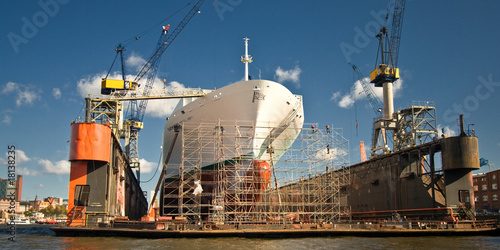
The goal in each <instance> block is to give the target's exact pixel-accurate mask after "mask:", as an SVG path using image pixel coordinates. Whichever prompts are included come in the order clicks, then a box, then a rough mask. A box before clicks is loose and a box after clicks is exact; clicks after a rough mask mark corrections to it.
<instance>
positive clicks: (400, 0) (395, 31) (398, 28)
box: [391, 0, 406, 68]
mask: <svg viewBox="0 0 500 250" xmlns="http://www.w3.org/2000/svg"><path fill="white" fill-rule="evenodd" d="M405 6H406V1H405V0H396V2H395V5H394V14H393V17H392V31H391V51H392V63H393V65H392V67H393V68H397V67H398V56H399V44H400V42H401V32H402V30H403V18H404V12H405Z"/></svg>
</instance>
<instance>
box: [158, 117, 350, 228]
mask: <svg viewBox="0 0 500 250" xmlns="http://www.w3.org/2000/svg"><path fill="white" fill-rule="evenodd" d="M297 134H298V136H296V135H297ZM181 135H182V140H181V141H182V161H181V163H180V164H179V166H172V167H178V168H179V174H178V175H176V176H170V177H168V176H167V178H166V179H165V182H164V189H163V199H164V200H163V201H164V202H163V203H164V204H163V208H162V209H163V215H166V216H182V217H187V218H188V219H189V220H201V219H205V220H210V221H218V222H220V223H237V222H240V223H241V222H262V221H268V222H269V221H275V222H279V223H286V222H292V221H302V222H327V221H333V220H337V219H340V218H343V217H346V216H348V214H349V209H347V207H346V206H345V204H346V202H345V201H343V202H342V201H341V200H342V199H345V190H346V188H345V186H346V185H348V184H349V171H348V170H347V168H346V166H347V165H349V162H348V159H349V158H348V153H349V152H348V149H349V146H348V141H347V140H346V139H345V138H344V137H343V136H342V130H341V129H330V128H329V127H328V128H327V130H324V129H317V128H294V127H293V126H289V125H288V124H287V125H284V124H277V125H273V124H255V122H253V121H211V122H201V123H189V122H185V123H184V124H183V125H182V133H181ZM262 145H264V146H262ZM290 145H291V146H290ZM208 163H212V164H208ZM169 167H171V166H169ZM201 187H202V189H203V191H202V192H199V191H200V190H199V189H200V188H201ZM342 192H344V194H343V195H341V194H342ZM341 196H342V197H344V198H341Z"/></svg>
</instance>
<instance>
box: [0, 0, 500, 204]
mask: <svg viewBox="0 0 500 250" xmlns="http://www.w3.org/2000/svg"><path fill="white" fill-rule="evenodd" d="M187 2H188V1H180V0H179V1H130V0H123V1H120V3H119V4H117V2H116V1H107V0H103V1H75V0H40V1H26V0H21V1H3V2H2V3H1V4H0V5H1V8H2V9H3V10H4V13H3V14H2V15H1V16H0V27H1V28H0V31H1V38H0V48H2V49H1V51H2V54H1V55H2V60H0V68H1V69H2V70H1V72H2V78H1V80H0V135H1V136H0V138H1V139H0V141H1V145H2V147H3V151H4V152H6V151H7V146H8V145H12V144H13V145H15V146H16V148H17V156H18V158H17V164H16V165H17V166H16V172H17V173H18V174H23V175H24V187H23V197H22V198H23V199H33V198H34V197H35V195H38V196H39V197H46V196H57V197H64V198H66V197H67V196H68V191H67V189H68V183H69V174H68V172H69V163H68V161H67V159H68V150H69V144H68V143H67V141H68V140H69V136H70V133H69V132H70V130H69V129H70V127H69V125H70V122H71V121H73V120H75V119H76V118H77V117H79V116H83V114H84V113H83V108H84V99H83V96H84V95H85V92H92V91H95V89H93V87H95V86H96V82H98V80H99V79H100V77H101V76H102V74H103V73H105V72H106V71H107V70H108V69H109V67H110V65H111V62H112V60H113V58H114V56H115V51H114V48H115V46H116V45H117V44H118V43H120V42H122V41H125V40H127V39H129V38H133V37H135V36H136V35H137V34H140V33H142V32H143V31H145V30H148V29H150V28H152V29H153V30H152V31H151V32H149V33H146V34H144V35H142V36H141V39H139V40H137V41H133V42H131V43H129V44H127V50H126V56H127V58H128V59H127V60H128V61H127V62H128V65H129V66H128V68H127V69H128V72H129V73H130V74H131V75H133V74H134V73H135V70H136V69H137V67H139V66H140V65H141V63H142V62H144V60H145V59H147V58H149V56H150V54H151V53H152V50H153V48H154V47H155V43H156V41H157V39H158V36H159V32H160V26H159V25H158V26H154V25H155V24H157V23H159V22H160V21H161V20H163V19H165V18H166V17H168V16H170V15H171V14H172V13H174V12H175V11H177V10H179V9H180V8H181V7H182V6H184V5H185V4H186V3H187ZM388 2H389V1H388V0H376V1H299V0H273V1H270V0H252V1H250V0H217V1H213V0H212V1H205V4H204V5H203V6H202V9H201V13H200V14H198V15H196V16H195V17H194V18H193V20H192V21H191V22H190V23H189V24H188V26H187V27H186V28H185V29H184V30H183V31H182V33H181V34H180V35H179V37H177V39H176V40H175V41H174V43H173V44H172V46H170V48H169V49H168V50H167V51H166V53H165V55H164V57H163V59H162V64H161V65H160V68H159V71H158V74H159V75H158V77H159V79H166V80H167V83H168V85H169V86H180V87H201V88H204V89H213V88H214V87H217V88H220V87H223V86H225V85H227V84H230V83H233V82H236V81H238V80H241V79H242V78H243V71H244V67H243V64H242V63H241V62H240V61H239V60H240V56H241V55H242V54H243V53H244V46H243V40H242V38H243V37H249V38H250V39H251V40H250V41H249V43H250V45H249V46H250V54H251V55H252V56H253V58H254V62H253V63H252V64H251V65H250V74H251V75H252V77H253V78H254V79H255V78H258V77H259V74H260V75H261V77H262V78H263V79H270V80H275V81H279V82H281V83H282V84H284V85H285V86H286V87H288V88H289V89H290V90H291V91H292V92H293V93H295V94H300V95H302V96H303V99H304V109H305V122H306V123H318V124H319V126H321V127H324V126H325V125H326V124H333V127H335V128H343V129H344V136H345V137H346V138H347V139H348V140H350V148H351V155H350V159H351V162H352V163H356V162H359V159H360V157H359V147H358V146H359V141H364V142H365V145H370V142H371V133H372V131H371V129H372V119H373V117H374V113H373V111H372V109H371V108H370V106H369V104H368V102H367V100H366V98H364V97H363V96H362V95H358V93H356V91H357V90H356V89H355V88H353V86H355V85H354V83H355V81H356V79H355V76H354V74H353V71H352V69H351V68H350V66H349V65H348V64H347V62H348V61H349V60H350V61H351V62H352V63H354V64H356V65H357V66H358V67H359V68H360V70H361V71H362V72H363V73H364V74H365V76H368V75H369V72H370V71H371V70H372V69H373V68H374V67H375V59H376V58H375V57H376V52H377V45H378V41H377V40H376V38H375V37H373V34H372V33H373V32H375V30H376V29H375V28H378V26H379V24H380V21H379V20H380V17H381V16H382V17H383V13H385V11H387V5H388ZM214 4H215V6H216V7H214ZM188 8H189V7H188ZM187 10H188V9H187V8H186V9H184V10H183V11H181V12H180V14H178V15H175V16H174V17H172V18H170V19H168V20H167V21H165V22H164V23H163V25H166V24H171V25H172V28H174V27H175V26H176V25H177V24H178V22H179V21H180V20H181V19H182V17H183V16H184V15H185V13H187ZM498 11H500V2H498V1H478V2H474V4H472V3H471V2H469V1H440V2H435V1H407V4H406V11H405V16H404V23H403V31H402V39H401V48H400V55H399V65H398V66H399V68H400V69H401V79H402V81H401V83H398V84H397V88H396V89H397V91H396V98H395V100H394V102H395V107H396V109H397V108H398V107H405V106H407V105H408V103H409V102H410V101H414V100H417V101H434V102H435V103H436V106H437V119H438V124H439V125H440V128H445V129H446V131H447V132H448V133H449V134H450V133H453V132H455V133H456V131H457V130H458V126H457V123H456V118H458V115H459V113H464V114H465V115H466V124H475V125H474V126H473V128H474V129H475V131H476V135H477V136H478V137H479V150H480V155H481V157H484V158H486V159H488V160H489V161H490V163H493V164H495V167H496V168H498V166H500V156H499V154H498V152H499V150H500V129H499V128H498V123H499V122H500V119H499V112H498V107H499V106H500V101H499V93H500V73H498V68H499V66H500V57H499V55H500V47H499V46H498V41H499V40H500V39H499V38H500V37H499V36H500V27H499V26H500V17H499V16H498ZM373 13H375V15H374V14H373ZM345 48H350V49H349V50H345ZM343 49H344V51H343ZM346 51H347V52H346ZM113 71H118V68H117V67H115V68H114V70H113ZM353 89H354V90H353ZM349 98H351V99H356V102H355V105H354V104H352V103H351V104H350V102H349V101H350V100H349ZM171 105H172V104H171V103H162V104H152V103H151V102H150V104H149V106H148V108H149V109H148V113H147V114H146V117H145V119H144V122H145V128H144V129H143V130H142V131H141V133H140V139H139V150H140V152H139V156H140V158H141V159H143V163H144V164H143V166H144V168H145V172H143V173H142V176H141V177H142V178H141V179H142V180H147V179H149V178H151V177H152V176H153V173H154V168H155V167H156V164H157V162H158V159H159V157H160V146H161V137H162V130H163V125H164V121H165V117H166V116H167V115H168V113H169V112H170V110H171ZM354 107H356V108H354ZM356 120H357V122H358V124H359V125H358V131H357V133H356V128H355V123H356ZM451 131H453V132H451ZM1 152H2V151H1V150H0V154H1V156H0V157H1V158H3V159H5V156H4V155H5V154H4V153H1ZM2 161H4V160H2ZM3 166H4V168H2V169H4V170H0V177H1V178H6V177H7V168H6V167H5V165H3ZM156 181H157V176H156V177H155V178H154V180H153V181H151V182H148V183H145V184H144V185H143V189H144V190H147V191H150V190H152V189H154V186H155V184H156Z"/></svg>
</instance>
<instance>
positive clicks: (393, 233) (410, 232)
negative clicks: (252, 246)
mask: <svg viewBox="0 0 500 250" xmlns="http://www.w3.org/2000/svg"><path fill="white" fill-rule="evenodd" d="M128 226H129V228H99V227H54V228H51V230H52V231H54V232H55V233H56V235H57V236H66V237H77V236H84V237H85V236H87V237H133V238H208V237H245V238H288V237H328V236H329V237H333V236H360V237H416V236H476V235H481V236H500V230H499V229H498V227H497V225H496V223H495V221H475V222H463V223H451V224H448V223H446V222H437V221H434V222H416V221H415V222H401V223H393V222H387V223H379V224H373V223H368V224H364V223H359V224H358V223H343V224H284V225H283V224H267V225H258V224H238V225H219V226H216V225H203V226H200V225H194V224H189V225H171V226H170V227H168V229H166V230H165V229H163V230H161V229H146V228H148V227H156V226H158V223H155V222H151V223H139V224H135V225H131V224H129V225H128ZM172 226H175V227H176V228H177V229H175V230H173V229H172V228H174V227H172ZM133 227H135V228H133Z"/></svg>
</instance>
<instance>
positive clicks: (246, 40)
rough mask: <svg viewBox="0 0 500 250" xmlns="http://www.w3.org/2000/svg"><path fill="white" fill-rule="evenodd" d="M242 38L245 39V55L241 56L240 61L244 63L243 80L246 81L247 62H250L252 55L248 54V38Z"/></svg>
mask: <svg viewBox="0 0 500 250" xmlns="http://www.w3.org/2000/svg"><path fill="white" fill-rule="evenodd" d="M243 40H245V55H244V56H241V62H242V63H244V64H245V81H248V76H249V75H248V63H251V62H252V56H250V55H248V40H250V38H248V37H245V38H243Z"/></svg>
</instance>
